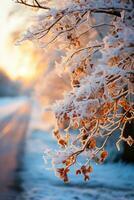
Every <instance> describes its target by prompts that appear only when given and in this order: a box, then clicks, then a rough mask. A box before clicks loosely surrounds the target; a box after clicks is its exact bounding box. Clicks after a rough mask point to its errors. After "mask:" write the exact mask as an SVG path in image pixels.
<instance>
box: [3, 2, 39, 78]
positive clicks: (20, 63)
mask: <svg viewBox="0 0 134 200" xmlns="http://www.w3.org/2000/svg"><path fill="white" fill-rule="evenodd" d="M1 6H2V9H1V10H2V12H0V27H1V33H0V34H1V36H0V69H2V70H4V71H5V72H6V73H7V74H8V75H9V76H10V78H11V79H13V80H16V79H18V78H21V79H25V80H31V79H34V78H35V77H36V75H37V64H38V59H37V56H35V54H36V51H35V49H34V48H33V44H32V43H30V42H29V43H28V42H27V43H25V44H22V45H21V46H17V45H16V41H17V40H18V39H19V36H20V35H21V33H23V32H24V30H25V29H26V27H27V25H26V24H28V23H26V20H27V19H28V18H29V17H31V12H30V10H29V9H27V8H24V6H22V5H18V4H16V3H15V1H13V0H3V1H2V3H1Z"/></svg>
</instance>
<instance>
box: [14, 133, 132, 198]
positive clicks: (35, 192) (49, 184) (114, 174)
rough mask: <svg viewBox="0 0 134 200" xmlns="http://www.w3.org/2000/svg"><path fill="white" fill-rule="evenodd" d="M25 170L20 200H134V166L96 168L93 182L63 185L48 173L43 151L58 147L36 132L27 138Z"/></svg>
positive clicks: (78, 180)
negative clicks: (47, 148)
mask: <svg viewBox="0 0 134 200" xmlns="http://www.w3.org/2000/svg"><path fill="white" fill-rule="evenodd" d="M25 145H26V149H25V152H24V157H23V162H22V170H21V172H20V174H19V175H20V177H21V187H22V193H21V194H20V195H19V196H18V198H17V200H20V199H23V200H133V199H134V173H133V170H134V166H133V165H125V164H122V163H116V164H110V163H109V164H104V165H99V166H98V165H95V166H94V172H93V173H92V176H91V180H90V181H89V182H86V183H85V182H84V181H83V179H82V178H81V176H77V177H76V176H74V174H73V173H72V174H71V175H70V177H71V181H70V183H68V184H64V183H63V182H62V181H61V180H59V179H58V178H57V177H55V175H54V173H53V172H52V171H48V170H46V169H45V163H44V161H43V151H44V148H45V146H46V145H49V146H51V147H53V148H55V147H56V143H55V141H54V140H53V139H52V137H51V135H50V134H48V133H47V132H43V131H34V132H32V133H31V134H30V133H29V134H28V135H27V140H26V144H25Z"/></svg>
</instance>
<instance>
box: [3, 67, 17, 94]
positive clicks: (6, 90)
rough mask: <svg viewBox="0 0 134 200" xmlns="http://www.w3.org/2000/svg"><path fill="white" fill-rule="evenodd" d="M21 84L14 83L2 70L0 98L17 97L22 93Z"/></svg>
mask: <svg viewBox="0 0 134 200" xmlns="http://www.w3.org/2000/svg"><path fill="white" fill-rule="evenodd" d="M20 87H21V84H20V83H19V82H18V81H12V80H11V79H10V78H9V77H8V75H7V74H6V73H5V72H3V71H2V70H0V97H2V96H17V95H19V93H20Z"/></svg>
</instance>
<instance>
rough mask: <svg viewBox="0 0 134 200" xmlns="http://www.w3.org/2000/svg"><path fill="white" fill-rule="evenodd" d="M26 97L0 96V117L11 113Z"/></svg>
mask: <svg viewBox="0 0 134 200" xmlns="http://www.w3.org/2000/svg"><path fill="white" fill-rule="evenodd" d="M26 101H27V97H3V98H0V119H2V118H4V117H6V116H8V115H10V114H12V113H13V112H14V111H16V110H17V108H19V106H21V105H22V104H23V103H24V102H26Z"/></svg>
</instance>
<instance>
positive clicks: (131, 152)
mask: <svg viewBox="0 0 134 200" xmlns="http://www.w3.org/2000/svg"><path fill="white" fill-rule="evenodd" d="M129 135H130V136H131V137H132V138H133V139H134V120H132V121H131V123H127V124H126V127H125V130H124V137H128V136H129ZM123 145H124V151H123V154H122V160H123V161H124V162H129V163H134V144H133V145H132V146H131V147H130V146H129V145H128V144H127V143H126V142H124V144H123Z"/></svg>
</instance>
